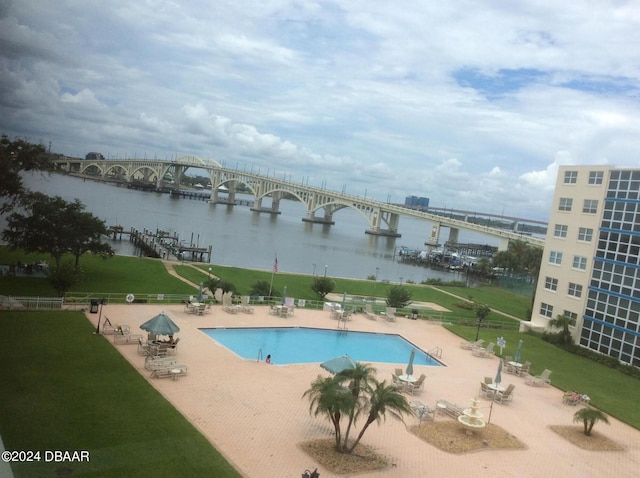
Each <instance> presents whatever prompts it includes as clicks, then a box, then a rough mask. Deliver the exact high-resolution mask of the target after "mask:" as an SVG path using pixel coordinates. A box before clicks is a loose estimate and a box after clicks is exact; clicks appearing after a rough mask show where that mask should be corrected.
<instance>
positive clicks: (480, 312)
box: [473, 302, 491, 322]
mask: <svg viewBox="0 0 640 478" xmlns="http://www.w3.org/2000/svg"><path fill="white" fill-rule="evenodd" d="M473 311H474V312H475V314H476V318H477V319H478V320H479V321H480V322H482V321H483V320H484V319H486V318H487V316H488V315H489V313H490V312H491V308H490V307H489V306H488V305H486V304H479V303H477V302H474V304H473Z"/></svg>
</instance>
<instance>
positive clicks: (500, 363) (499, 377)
mask: <svg viewBox="0 0 640 478" xmlns="http://www.w3.org/2000/svg"><path fill="white" fill-rule="evenodd" d="M494 381H495V382H496V383H498V384H499V383H500V382H502V359H500V362H499V363H498V373H496V379H495V380H494Z"/></svg>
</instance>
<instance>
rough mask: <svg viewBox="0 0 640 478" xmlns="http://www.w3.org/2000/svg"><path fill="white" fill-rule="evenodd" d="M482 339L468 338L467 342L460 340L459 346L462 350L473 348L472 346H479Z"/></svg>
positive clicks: (482, 341)
mask: <svg viewBox="0 0 640 478" xmlns="http://www.w3.org/2000/svg"><path fill="white" fill-rule="evenodd" d="M483 343H484V340H482V339H478V340H469V341H468V342H460V348H461V349H464V350H473V349H474V348H477V347H481V346H482V344H483Z"/></svg>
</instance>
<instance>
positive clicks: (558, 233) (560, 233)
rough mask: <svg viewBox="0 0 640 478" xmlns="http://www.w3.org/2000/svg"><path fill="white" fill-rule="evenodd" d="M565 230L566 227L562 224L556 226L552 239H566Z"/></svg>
mask: <svg viewBox="0 0 640 478" xmlns="http://www.w3.org/2000/svg"><path fill="white" fill-rule="evenodd" d="M567 229H568V227H567V226H566V225H564V224H556V227H555V229H554V231H553V237H567Z"/></svg>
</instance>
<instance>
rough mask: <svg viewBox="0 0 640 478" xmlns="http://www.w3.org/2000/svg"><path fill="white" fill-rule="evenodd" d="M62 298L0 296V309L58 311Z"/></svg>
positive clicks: (60, 307) (62, 301) (62, 302)
mask: <svg viewBox="0 0 640 478" xmlns="http://www.w3.org/2000/svg"><path fill="white" fill-rule="evenodd" d="M63 304H64V299H63V298H62V297H12V296H1V297H0V308H2V309H11V310H60V309H62V306H63Z"/></svg>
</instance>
